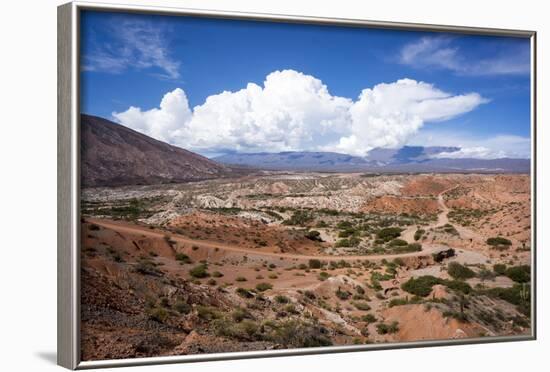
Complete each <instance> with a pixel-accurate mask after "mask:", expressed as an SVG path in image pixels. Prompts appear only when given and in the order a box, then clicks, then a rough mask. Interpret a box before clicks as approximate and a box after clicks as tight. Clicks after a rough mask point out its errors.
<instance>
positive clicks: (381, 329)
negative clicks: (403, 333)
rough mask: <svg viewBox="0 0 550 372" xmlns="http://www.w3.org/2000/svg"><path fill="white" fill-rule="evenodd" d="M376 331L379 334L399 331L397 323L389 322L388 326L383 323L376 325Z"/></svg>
mask: <svg viewBox="0 0 550 372" xmlns="http://www.w3.org/2000/svg"><path fill="white" fill-rule="evenodd" d="M376 331H377V332H378V333H379V334H381V335H385V334H392V333H396V332H397V331H399V323H398V322H391V323H390V324H385V323H378V324H377V325H376Z"/></svg>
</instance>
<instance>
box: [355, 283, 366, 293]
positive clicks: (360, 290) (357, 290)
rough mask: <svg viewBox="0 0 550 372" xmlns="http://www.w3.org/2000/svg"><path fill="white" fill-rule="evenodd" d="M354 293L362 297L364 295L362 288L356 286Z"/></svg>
mask: <svg viewBox="0 0 550 372" xmlns="http://www.w3.org/2000/svg"><path fill="white" fill-rule="evenodd" d="M355 292H357V293H359V294H360V295H364V294H365V289H364V288H363V287H361V286H360V285H358V286H356V287H355Z"/></svg>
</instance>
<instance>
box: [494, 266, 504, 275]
mask: <svg viewBox="0 0 550 372" xmlns="http://www.w3.org/2000/svg"><path fill="white" fill-rule="evenodd" d="M493 271H494V272H495V274H498V275H506V265H504V264H495V265H493Z"/></svg>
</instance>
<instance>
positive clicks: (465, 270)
mask: <svg viewBox="0 0 550 372" xmlns="http://www.w3.org/2000/svg"><path fill="white" fill-rule="evenodd" d="M447 272H448V273H449V275H450V276H452V277H453V278H455V279H461V280H464V279H470V278H473V277H474V276H476V274H475V272H473V271H472V270H471V269H470V268H469V267H466V266H464V265H461V264H459V263H458V262H451V263H450V264H449V267H448V268H447Z"/></svg>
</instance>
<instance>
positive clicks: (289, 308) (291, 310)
mask: <svg viewBox="0 0 550 372" xmlns="http://www.w3.org/2000/svg"><path fill="white" fill-rule="evenodd" d="M285 311H286V312H287V313H289V314H295V315H296V314H299V313H300V312H299V311H298V310H297V309H296V306H294V305H293V304H288V305H286V306H285Z"/></svg>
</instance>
